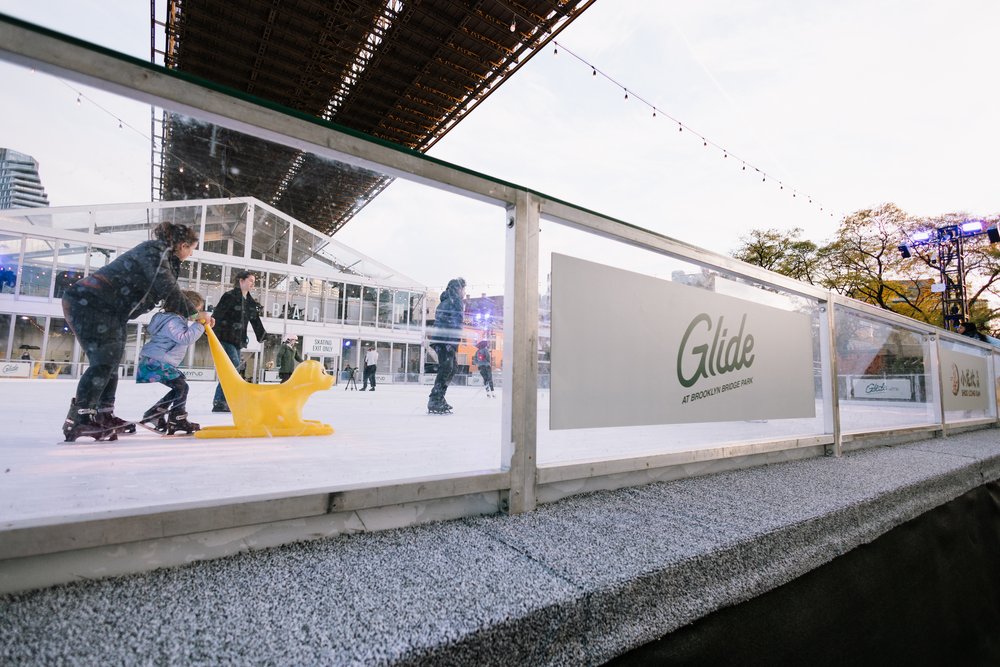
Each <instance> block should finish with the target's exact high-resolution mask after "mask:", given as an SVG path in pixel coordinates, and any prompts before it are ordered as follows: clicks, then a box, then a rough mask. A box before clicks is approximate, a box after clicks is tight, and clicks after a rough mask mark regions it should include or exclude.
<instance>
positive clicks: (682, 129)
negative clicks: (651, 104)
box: [677, 123, 684, 132]
mask: <svg viewBox="0 0 1000 667" xmlns="http://www.w3.org/2000/svg"><path fill="white" fill-rule="evenodd" d="M677 131H678V132H683V131H684V126H683V125H681V124H680V123H677Z"/></svg>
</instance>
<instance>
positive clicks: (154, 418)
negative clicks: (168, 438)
mask: <svg viewBox="0 0 1000 667" xmlns="http://www.w3.org/2000/svg"><path fill="white" fill-rule="evenodd" d="M142 423H143V424H149V426H151V427H152V428H153V429H154V430H156V431H159V432H160V433H166V432H167V409H166V408H165V407H158V408H150V409H149V410H146V411H145V412H144V413H142Z"/></svg>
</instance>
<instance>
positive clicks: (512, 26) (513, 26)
mask: <svg viewBox="0 0 1000 667" xmlns="http://www.w3.org/2000/svg"><path fill="white" fill-rule="evenodd" d="M510 31H511V32H517V20H516V19H511V20H510Z"/></svg>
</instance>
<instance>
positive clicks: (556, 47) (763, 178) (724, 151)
mask: <svg viewBox="0 0 1000 667" xmlns="http://www.w3.org/2000/svg"><path fill="white" fill-rule="evenodd" d="M560 48H562V49H563V51H565V52H566V53H568V54H569V55H570V56H572V57H573V58H576V59H577V60H578V61H580V62H581V63H582V64H583V65H585V66H587V67H589V68H590V74H591V76H597V74H598V72H597V66H596V65H594V64H593V63H591V62H589V61H587V60H586V59H584V58H582V57H581V56H579V55H577V54H576V53H574V52H573V51H572V50H571V49H568V48H566V46H565V45H564V44H560V43H558V42H554V48H553V54H557V53H559V49H560ZM600 74H601V76H602V77H604V78H605V79H606V80H608V81H609V82H611V83H612V84H614V85H616V86H618V87H619V88H620V89H621V90H623V91H624V93H625V99H626V100H627V99H629V97H635V98H636V99H637V100H639V101H640V102H641V103H643V104H646V105H647V106H649V107H650V109H651V110H652V112H653V118H657V117H658V116H659V114H660V113H661V112H662V109H658V108H657V107H656V106H654V105H653V104H652V103H650V102H648V101H646V100H645V99H643V98H642V97H641V96H639V95H636V94H635V91H631V92H630V91H629V89H628V88H626V87H625V86H624V85H623V84H621V83H619V82H618V81H616V80H615V79H613V78H611V77H610V76H608V75H607V74H605V73H604V72H603V71H602V72H601V73H600ZM662 113H663V115H664V116H666V117H667V118H669V119H670V120H672V121H674V122H675V123H677V131H678V132H684V128H685V125H684V123H683V122H682V121H681V120H679V119H677V118H674V117H672V116H671V115H670V114H669V113H666V112H662ZM687 129H689V130H692V128H690V127H688V128H687ZM693 131H694V130H692V132H693ZM695 136H698V137H700V138H701V145H702V146H704V147H705V148H708V147H709V144H711V145H712V147H713V148H717V149H719V151H720V152H721V153H722V157H723V158H728V157H729V150H728V149H726V148H723V147H722V146H720V145H718V144H716V143H715V142H714V141H709V140H708V138H707V137H705V136H704V135H701V134H700V133H696V135H695ZM735 157H736V158H737V159H738V160H739V161H740V162H741V166H740V171H746V170H747V164H748V163H747V161H746V160H743V159H740V158H739V156H735ZM750 166H751V167H753V170H754V172H755V173H758V174H760V175H761V182H763V183H766V182H767V172H764V171H761V169H760V168H759V167H755V166H754V165H752V164H751V165H750ZM772 180H774V181H775V182H777V183H778V189H779V190H784V189H785V185H784V183H783V182H781V181H777V180H776V179H772ZM796 195H797V192H795V191H793V192H792V197H796ZM809 203H810V204H811V203H812V198H811V197H809ZM820 210H821V211H822V210H823V209H822V208H820ZM830 216H831V217H832V216H833V213H830Z"/></svg>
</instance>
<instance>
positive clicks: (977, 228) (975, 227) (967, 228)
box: [962, 220, 983, 234]
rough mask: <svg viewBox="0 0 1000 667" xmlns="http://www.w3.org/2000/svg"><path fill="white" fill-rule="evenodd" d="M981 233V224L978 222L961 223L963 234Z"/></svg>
mask: <svg viewBox="0 0 1000 667" xmlns="http://www.w3.org/2000/svg"><path fill="white" fill-rule="evenodd" d="M981 231H983V223H982V222H980V221H979V220H970V221H969V222H964V223H962V233H963V234H975V233H976V232H981Z"/></svg>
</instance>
